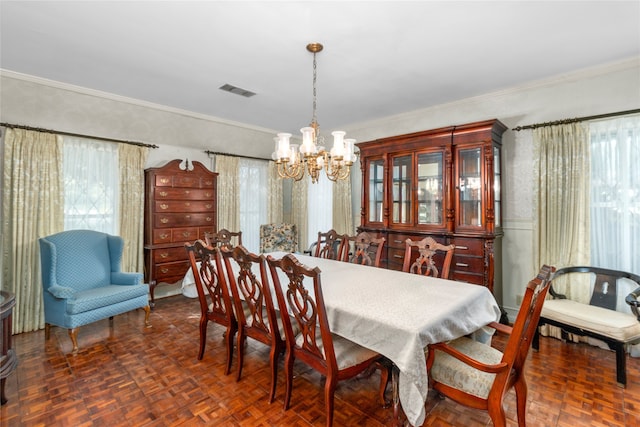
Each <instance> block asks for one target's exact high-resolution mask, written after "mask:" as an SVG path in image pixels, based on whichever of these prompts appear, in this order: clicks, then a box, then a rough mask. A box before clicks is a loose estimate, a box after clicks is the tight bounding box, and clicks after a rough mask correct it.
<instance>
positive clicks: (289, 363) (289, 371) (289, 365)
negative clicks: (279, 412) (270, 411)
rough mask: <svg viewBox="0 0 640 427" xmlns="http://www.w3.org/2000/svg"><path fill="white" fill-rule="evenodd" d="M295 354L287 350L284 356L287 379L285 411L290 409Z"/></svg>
mask: <svg viewBox="0 0 640 427" xmlns="http://www.w3.org/2000/svg"><path fill="white" fill-rule="evenodd" d="M293 361H294V357H293V352H291V351H289V350H287V352H286V353H285V355H284V376H285V378H286V379H287V384H286V389H285V394H284V410H285V411H286V410H287V409H289V402H290V401H291V390H292V388H293Z"/></svg>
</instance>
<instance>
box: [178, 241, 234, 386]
mask: <svg viewBox="0 0 640 427" xmlns="http://www.w3.org/2000/svg"><path fill="white" fill-rule="evenodd" d="M185 248H186V250H187V253H188V254H189V263H190V265H191V271H192V272H193V278H194V281H195V284H196V290H197V292H198V300H199V301H200V313H201V314H200V351H199V353H198V360H202V357H203V355H204V348H205V344H206V335H207V322H209V321H212V322H215V323H218V324H220V325H223V326H225V327H226V328H227V331H226V334H225V339H226V344H227V368H226V371H225V374H228V373H229V371H230V369H231V360H232V357H233V338H234V336H235V333H236V331H237V329H238V322H237V320H236V317H235V315H234V312H233V305H232V302H231V295H230V292H229V287H228V285H227V279H226V277H225V273H224V268H223V266H222V260H221V256H220V249H219V248H218V247H217V246H209V245H207V244H206V243H205V242H204V241H202V240H196V241H195V242H194V243H193V244H192V245H191V244H189V243H185Z"/></svg>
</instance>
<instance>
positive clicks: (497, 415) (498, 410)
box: [489, 402, 524, 427]
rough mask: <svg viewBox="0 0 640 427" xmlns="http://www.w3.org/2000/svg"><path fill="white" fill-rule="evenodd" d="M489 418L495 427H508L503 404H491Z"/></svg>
mask: <svg viewBox="0 0 640 427" xmlns="http://www.w3.org/2000/svg"><path fill="white" fill-rule="evenodd" d="M489 418H491V421H492V422H493V426H494V427H506V425H507V420H506V415H505V413H504V407H503V406H502V402H493V404H492V402H489ZM523 419H524V418H523Z"/></svg>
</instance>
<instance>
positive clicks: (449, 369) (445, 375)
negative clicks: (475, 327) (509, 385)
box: [429, 337, 502, 399]
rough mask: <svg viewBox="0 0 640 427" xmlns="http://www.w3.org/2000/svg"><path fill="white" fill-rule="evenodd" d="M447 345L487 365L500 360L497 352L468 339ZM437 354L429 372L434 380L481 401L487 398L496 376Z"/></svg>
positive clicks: (464, 338) (447, 355)
mask: <svg viewBox="0 0 640 427" xmlns="http://www.w3.org/2000/svg"><path fill="white" fill-rule="evenodd" d="M448 345H449V347H453V348H455V349H456V350H458V351H459V352H461V353H464V354H466V355H467V356H469V357H471V358H473V359H475V360H477V361H479V362H482V363H485V364H487V365H495V364H497V363H500V361H501V360H502V353H501V352H500V351H499V350H496V349H495V348H493V347H491V346H490V345H487V344H482V343H480V342H478V341H475V340H472V339H470V338H466V337H462V338H458V339H456V340H453V341H451V342H449V343H448ZM435 351H438V350H435ZM439 353H440V354H438V357H437V358H436V359H435V362H434V363H433V366H432V367H431V370H430V372H429V374H430V375H431V377H432V378H433V379H434V380H436V381H438V382H441V383H443V384H447V385H449V386H451V387H453V388H456V389H458V390H463V391H465V392H467V393H469V394H472V395H474V396H478V397H480V398H482V399H486V398H487V397H488V396H489V391H490V390H491V387H492V386H493V381H494V380H495V377H496V374H491V373H488V372H483V371H480V370H478V369H475V368H473V367H471V366H469V365H467V364H466V363H463V362H461V361H460V360H458V359H456V358H455V357H453V356H451V355H449V354H447V353H445V352H439Z"/></svg>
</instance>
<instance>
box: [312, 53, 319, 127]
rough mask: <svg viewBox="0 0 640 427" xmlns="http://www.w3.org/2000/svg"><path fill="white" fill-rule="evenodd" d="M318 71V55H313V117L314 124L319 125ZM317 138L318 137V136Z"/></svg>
mask: <svg viewBox="0 0 640 427" xmlns="http://www.w3.org/2000/svg"><path fill="white" fill-rule="evenodd" d="M317 69H318V66H317V64H316V53H315V52H314V53H313V117H312V123H316V126H317V123H318V118H317V115H316V108H317V101H316V99H317V92H316V80H317ZM317 131H318V129H317V128H316V132H317ZM316 136H317V135H316Z"/></svg>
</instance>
